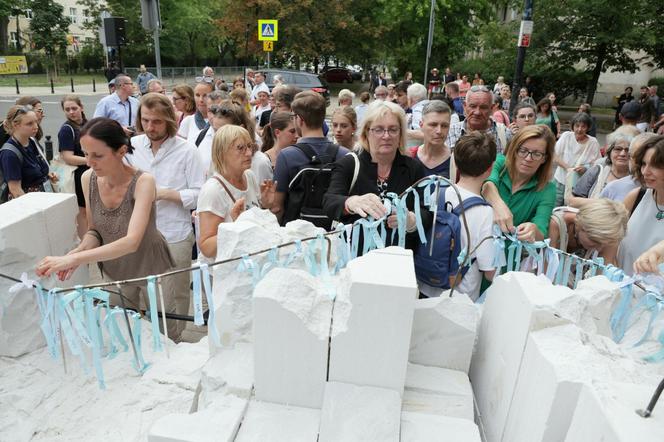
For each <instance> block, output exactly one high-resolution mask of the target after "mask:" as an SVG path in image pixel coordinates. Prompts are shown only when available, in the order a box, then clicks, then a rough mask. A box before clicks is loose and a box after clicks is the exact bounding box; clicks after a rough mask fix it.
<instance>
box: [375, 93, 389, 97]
mask: <svg viewBox="0 0 664 442" xmlns="http://www.w3.org/2000/svg"><path fill="white" fill-rule="evenodd" d="M376 97H382V98H385V97H387V94H386V93H382V92H381V93H380V94H376Z"/></svg>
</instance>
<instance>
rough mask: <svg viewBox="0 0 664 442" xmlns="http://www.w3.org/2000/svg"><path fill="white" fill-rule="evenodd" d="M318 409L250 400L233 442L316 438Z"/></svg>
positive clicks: (308, 441)
mask: <svg viewBox="0 0 664 442" xmlns="http://www.w3.org/2000/svg"><path fill="white" fill-rule="evenodd" d="M319 426H320V410H316V409H313V408H303V407H293V406H288V405H281V404H273V403H270V402H260V401H254V400H252V401H251V402H249V408H248V409H247V413H246V415H245V416H244V420H243V421H242V426H241V427H240V431H239V432H238V434H237V438H236V439H235V442H266V441H269V442H316V441H317V439H318V427H319Z"/></svg>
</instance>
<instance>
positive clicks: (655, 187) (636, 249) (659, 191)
mask: <svg viewBox="0 0 664 442" xmlns="http://www.w3.org/2000/svg"><path fill="white" fill-rule="evenodd" d="M634 163H635V165H636V170H635V175H636V177H637V178H638V179H639V181H641V183H642V184H644V185H645V189H634V190H633V191H632V192H630V193H629V194H628V195H627V197H626V198H625V207H626V208H627V210H629V211H630V212H631V213H632V215H631V216H630V218H629V224H628V225H627V235H626V236H625V239H623V241H622V243H621V244H620V250H619V251H618V263H619V264H620V267H621V268H622V269H623V270H624V271H625V273H627V274H632V272H633V266H634V262H635V261H636V260H637V259H638V257H639V256H640V255H641V254H642V253H644V252H645V251H647V250H648V249H649V248H650V247H652V246H654V245H655V244H657V243H658V242H660V241H662V240H664V135H658V136H655V137H652V138H650V139H648V141H646V142H645V143H644V144H643V146H642V147H641V149H638V150H637V151H636V153H635V155H634Z"/></svg>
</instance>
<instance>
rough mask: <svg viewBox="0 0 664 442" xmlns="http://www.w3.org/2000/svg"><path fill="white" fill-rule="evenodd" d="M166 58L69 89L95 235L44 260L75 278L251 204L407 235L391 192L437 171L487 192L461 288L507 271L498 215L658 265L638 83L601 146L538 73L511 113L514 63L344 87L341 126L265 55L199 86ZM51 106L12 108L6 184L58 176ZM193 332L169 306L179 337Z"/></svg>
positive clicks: (473, 290) (176, 280) (176, 299)
mask: <svg viewBox="0 0 664 442" xmlns="http://www.w3.org/2000/svg"><path fill="white" fill-rule="evenodd" d="M150 75H151V74H150ZM150 75H147V73H146V71H145V70H144V69H143V67H142V68H141V70H140V73H139V76H138V78H137V81H136V82H134V81H133V80H132V79H131V78H130V77H129V76H128V75H125V74H123V73H118V74H117V75H116V76H115V77H114V78H113V79H112V81H111V82H110V84H109V87H110V88H111V90H112V92H111V93H110V94H109V95H108V96H106V97H104V98H102V99H101V100H100V101H99V102H98V103H97V106H96V108H95V110H94V113H93V117H92V118H91V119H89V120H88V119H87V117H86V115H85V112H84V109H83V105H82V104H81V100H80V99H79V98H78V97H76V96H66V97H64V98H63V99H62V110H63V118H64V120H65V122H64V124H63V125H62V127H61V129H60V131H59V133H58V141H59V148H60V151H61V157H62V159H63V160H64V161H65V162H66V163H67V164H69V165H71V166H74V167H76V170H75V177H74V179H75V184H76V185H75V192H76V197H77V201H78V206H79V213H78V216H77V227H78V232H79V236H80V238H81V242H80V244H79V245H78V246H77V247H76V248H75V249H74V250H72V251H71V252H70V253H69V254H67V255H66V256H61V257H45V258H44V259H42V260H41V261H40V262H39V263H38V267H37V273H38V274H39V275H45V276H48V275H51V274H53V273H55V274H57V275H58V277H59V278H60V279H67V278H68V277H69V276H71V274H72V272H73V271H74V270H75V269H76V268H77V267H78V266H81V265H84V264H89V263H99V266H100V268H101V270H102V275H103V277H104V278H107V279H110V280H121V279H128V278H133V277H138V276H146V275H149V274H157V273H160V272H162V271H165V270H167V269H170V268H186V267H189V266H190V265H191V262H192V250H193V253H194V254H196V253H199V259H201V260H203V261H207V262H210V261H214V259H215V257H216V254H217V230H218V226H219V225H220V224H221V223H228V222H233V221H234V220H235V219H237V217H238V216H239V214H240V213H242V212H243V211H245V210H247V209H249V208H251V207H261V208H263V209H267V210H270V211H271V212H272V213H274V214H275V215H276V217H277V218H278V219H279V220H280V222H282V223H286V222H288V221H291V220H294V219H306V220H310V221H312V222H314V224H316V225H319V226H322V227H325V228H328V229H329V228H331V226H332V225H333V223H334V222H336V221H339V222H342V223H344V224H347V223H351V222H354V221H356V220H358V219H360V218H367V217H371V218H373V219H378V218H381V217H387V228H388V232H387V236H386V238H387V242H388V244H391V243H392V242H393V241H396V240H397V239H396V238H397V235H391V232H390V231H391V230H392V229H395V228H397V221H398V216H397V213H388V212H387V209H386V206H385V205H384V204H383V198H384V197H385V196H386V195H388V194H392V193H394V194H401V193H402V192H404V191H406V190H407V189H409V188H411V186H413V185H415V184H416V183H417V182H418V181H420V180H421V179H422V178H424V177H427V176H430V175H438V176H442V177H445V178H447V179H449V180H450V181H451V182H453V183H456V185H457V187H458V190H459V194H458V195H457V194H456V193H455V192H453V191H452V189H448V190H447V191H446V192H443V193H442V196H441V198H444V201H443V200H442V199H441V201H442V202H444V203H445V204H449V207H448V208H447V209H448V210H450V211H453V210H455V208H456V207H459V206H462V208H463V205H464V201H467V200H469V199H471V198H473V199H481V200H482V201H483V202H484V203H483V204H481V205H477V206H473V207H471V208H468V209H464V210H465V211H466V212H467V213H465V215H464V216H463V217H461V222H462V225H464V227H466V228H467V231H466V230H464V229H462V235H461V243H462V244H461V245H462V247H463V248H466V247H469V249H471V250H474V251H473V254H472V256H470V257H469V263H470V265H469V269H467V271H466V270H464V273H463V276H462V277H461V278H460V282H459V281H457V282H459V285H458V289H459V290H461V291H462V292H465V293H467V294H468V295H470V296H471V297H472V298H473V299H477V298H478V297H479V296H480V292H481V290H482V288H483V287H486V286H487V285H488V284H489V282H490V280H491V279H492V277H493V272H494V270H495V269H494V268H493V267H492V265H493V263H494V256H493V253H495V252H494V249H493V247H491V246H489V245H488V244H489V243H488V242H486V241H485V243H482V239H483V238H485V237H487V236H490V235H491V231H492V224H493V223H496V224H497V225H498V226H499V227H500V228H501V230H503V231H504V232H506V233H510V234H514V235H515V236H516V237H517V238H518V239H519V240H521V241H526V242H532V241H538V240H543V239H545V238H551V241H552V245H554V246H556V247H559V248H560V249H562V250H564V251H567V252H569V253H574V254H578V255H579V256H582V257H593V256H600V257H602V258H604V260H605V262H606V263H612V264H615V265H618V266H619V267H621V268H623V269H624V270H625V271H627V272H628V273H632V272H633V271H635V270H636V271H654V270H656V265H657V264H658V263H659V262H661V261H662V260H664V229H663V228H662V226H664V136H662V135H657V134H655V133H654V131H656V130H657V129H658V128H661V125H660V126H659V127H658V126H657V121H658V120H656V118H658V117H657V115H656V112H654V113H652V114H649V115H650V116H649V117H648V118H650V120H649V121H648V124H647V125H646V126H643V124H642V121H641V120H642V116H641V112H642V110H643V107H644V106H643V104H638V102H636V101H635V100H628V99H626V98H625V99H624V100H622V101H624V103H622V105H621V109H620V112H619V121H620V123H621V124H620V127H618V128H617V129H616V130H615V131H614V132H613V133H611V134H610V135H609V136H608V137H607V144H606V146H600V143H599V142H598V140H597V139H596V138H595V136H594V133H595V132H594V130H596V123H595V122H594V120H593V119H592V117H591V115H590V106H589V105H585V104H584V105H582V106H581V107H580V108H579V112H578V113H576V114H575V115H574V116H573V117H572V118H571V121H570V128H571V130H570V131H566V132H563V131H562V130H561V120H560V117H559V115H558V111H557V106H556V97H555V94H553V93H549V94H547V95H546V96H545V97H542V99H540V100H539V101H537V102H535V100H534V99H533V97H532V92H531V91H529V89H528V87H524V88H522V89H521V92H520V94H519V102H518V103H517V104H516V105H515V106H513V112H512V113H511V114H510V108H511V107H512V106H511V105H510V103H509V99H510V90H509V86H508V85H507V84H505V82H504V78H503V77H499V78H498V79H497V81H496V84H495V85H494V86H493V87H489V86H487V85H486V84H485V82H484V80H482V78H481V75H480V74H476V75H475V76H474V77H475V78H474V79H473V80H472V81H469V79H468V77H467V76H466V75H461V76H460V78H458V79H457V78H456V77H455V76H454V75H452V74H451V72H450V71H449V69H446V72H445V73H444V75H442V76H441V75H439V74H438V71H437V70H434V71H433V72H432V77H433V78H434V79H435V80H434V81H437V82H438V84H439V85H440V88H438V89H436V88H431V87H427V86H425V85H422V84H419V83H417V82H414V81H413V80H412V74H410V75H408V74H407V75H406V77H405V78H404V80H402V81H399V82H397V83H393V82H392V83H390V82H389V81H388V80H387V79H386V78H385V76H378V77H376V79H375V82H372V87H371V91H370V92H366V91H365V92H362V93H361V94H360V96H359V97H358V98H359V100H355V94H354V93H353V92H351V91H350V90H342V91H341V92H340V93H339V96H338V107H336V109H334V111H333V112H332V113H331V122H330V126H329V127H328V124H327V122H326V107H327V106H326V101H325V98H324V97H323V96H322V95H320V94H319V93H317V92H314V91H306V90H305V91H301V90H299V89H298V88H296V87H294V86H292V85H288V84H285V83H284V82H283V80H281V79H279V78H274V79H271V80H272V81H271V83H273V84H274V86H273V87H272V88H270V87H269V86H268V84H267V83H266V77H265V75H264V73H263V72H259V71H256V72H253V71H251V70H248V71H247V73H246V75H245V76H244V77H237V78H235V79H234V80H233V82H232V83H230V85H229V84H226V83H225V82H223V81H220V80H219V79H218V78H216V77H215V76H214V72H213V71H212V70H211V69H210V68H206V70H205V71H204V72H203V75H202V76H201V77H198V78H197V79H196V84H195V85H194V87H193V88H192V87H191V86H189V85H186V84H180V85H176V86H174V87H172V88H171V89H170V90H169V91H167V90H166V88H165V87H164V85H163V83H162V82H161V81H160V80H159V79H157V78H151V77H150ZM388 83H389V84H388ZM137 91H138V94H140V95H139V96H138V97H136V96H135V95H137ZM626 92H627V91H626ZM655 92H656V91H655ZM655 96H656V94H655ZM506 102H507V103H506ZM634 105H638V106H639V108H638V109H636V107H635V106H634ZM655 109H657V107H656V108H655ZM637 111H638V112H637ZM42 117H43V107H41V103H40V102H39V101H38V100H36V99H26V98H21V99H20V100H19V101H18V102H17V104H16V105H15V106H12V107H11V108H10V109H9V111H8V113H7V115H6V117H5V120H4V122H3V128H4V131H5V132H6V136H5V140H4V141H3V147H2V150H0V167H1V170H2V177H3V181H4V182H5V183H6V189H5V200H8V199H12V198H18V197H20V196H21V195H23V194H25V193H27V192H34V191H45V190H47V187H48V186H47V184H48V183H56V182H57V179H58V177H56V176H54V175H53V174H52V173H51V172H50V171H49V164H48V162H47V161H46V159H45V156H44V154H43V149H42V148H41V145H40V140H41V137H42V134H41V129H40V121H41V118H42ZM312 171H313V172H312ZM310 173H316V174H319V175H316V176H322V177H324V179H323V181H322V182H323V183H324V184H323V186H324V187H323V189H322V192H319V193H318V194H317V195H313V197H312V196H311V195H310V194H309V193H308V192H307V191H306V188H308V187H311V188H316V186H320V185H321V184H320V183H319V182H318V181H317V179H312V178H311V177H310V175H308V174H310ZM326 174H327V175H326ZM303 195H304V196H303ZM459 196H460V199H459ZM310 197H311V198H314V199H311V198H310ZM316 198H318V199H317V200H316ZM423 204H424V198H409V199H408V200H407V201H406V205H407V207H406V214H405V218H404V221H405V224H406V225H405V232H406V241H405V245H406V247H407V248H411V249H413V250H417V248H418V247H421V245H420V240H419V237H418V233H417V231H418V223H419V224H421V227H422V228H424V230H425V231H426V232H429V231H430V230H431V228H432V227H434V226H432V223H433V222H434V216H433V214H432V212H431V211H430V210H428V208H426V207H424V206H423ZM445 204H443V205H444V206H445ZM418 206H420V207H418ZM417 213H419V214H420V216H419V218H420V219H419V220H418V219H417V215H416V214H417ZM660 223H661V224H662V226H660V227H659V228H658V227H657V226H658V225H659V224H660ZM478 244H483V245H482V246H480V247H476V246H477V245H478ZM189 284H190V280H189V274H188V273H181V274H179V275H178V276H177V277H172V278H167V279H165V280H164V284H163V290H164V293H165V294H166V297H165V299H167V300H168V301H167V305H166V310H167V311H168V312H175V313H179V314H188V313H189V309H190V300H189ZM446 286H447V285H446V283H442V284H441V285H438V286H435V285H433V286H432V285H430V284H425V283H423V284H422V286H421V292H422V294H423V296H436V295H437V294H439V293H440V292H441V291H442V289H443V288H445V287H446ZM141 290H143V288H142V287H138V286H137V287H136V288H135V290H133V291H125V296H127V297H128V299H129V300H130V306H132V307H137V306H138V305H139V303H140V292H141ZM181 331H182V326H179V327H178V325H177V324H170V323H169V336H171V337H174V338H176V339H177V337H178V335H179V333H181Z"/></svg>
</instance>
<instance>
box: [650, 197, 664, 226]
mask: <svg viewBox="0 0 664 442" xmlns="http://www.w3.org/2000/svg"><path fill="white" fill-rule="evenodd" d="M652 198H653V199H654V200H655V207H657V215H655V218H656V219H657V221H661V220H663V219H664V209H661V208H660V207H659V204H657V191H653V193H652Z"/></svg>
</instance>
